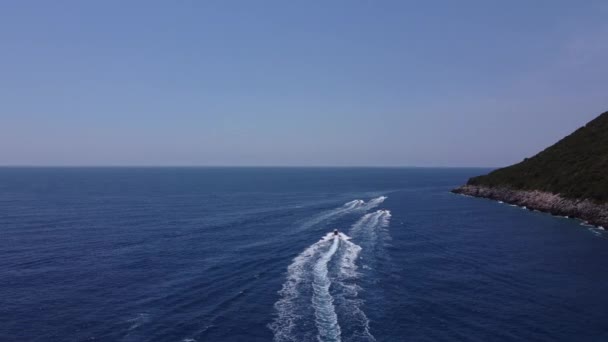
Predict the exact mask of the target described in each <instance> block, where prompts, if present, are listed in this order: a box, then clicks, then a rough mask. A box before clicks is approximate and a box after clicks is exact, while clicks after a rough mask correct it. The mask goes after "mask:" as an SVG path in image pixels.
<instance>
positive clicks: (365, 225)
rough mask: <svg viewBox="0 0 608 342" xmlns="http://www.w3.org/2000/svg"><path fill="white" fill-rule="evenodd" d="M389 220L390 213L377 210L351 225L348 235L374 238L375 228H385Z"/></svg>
mask: <svg viewBox="0 0 608 342" xmlns="http://www.w3.org/2000/svg"><path fill="white" fill-rule="evenodd" d="M390 219H391V212H390V211H388V210H377V211H375V212H373V213H369V214H365V215H363V217H362V218H360V219H359V221H357V222H356V223H355V224H353V225H352V227H351V229H350V231H349V234H350V235H351V236H356V237H359V236H361V235H366V236H368V237H373V238H375V236H376V234H377V232H376V230H377V228H385V227H387V226H388V225H389V221H390Z"/></svg>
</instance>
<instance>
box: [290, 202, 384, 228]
mask: <svg viewBox="0 0 608 342" xmlns="http://www.w3.org/2000/svg"><path fill="white" fill-rule="evenodd" d="M386 198H387V197H386V196H380V197H376V198H372V199H371V200H369V202H365V201H364V200H361V199H356V200H353V201H350V202H346V203H344V205H342V206H341V207H338V208H335V209H332V210H329V211H326V212H324V213H321V214H319V215H317V216H315V217H312V218H311V219H309V220H308V221H306V222H304V223H303V224H301V225H300V227H299V229H298V230H306V229H308V228H310V227H313V226H315V225H318V224H320V223H323V222H327V221H332V220H334V219H337V218H339V217H341V216H344V215H347V214H351V213H355V212H361V211H368V210H371V209H373V208H375V207H377V206H378V205H380V204H381V203H382V202H384V200H386Z"/></svg>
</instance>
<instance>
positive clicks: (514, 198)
mask: <svg viewBox="0 0 608 342" xmlns="http://www.w3.org/2000/svg"><path fill="white" fill-rule="evenodd" d="M452 192H453V193H456V194H463V195H468V196H474V197H482V198H488V199H493V200H497V201H503V202H505V203H509V204H514V205H518V206H522V207H526V208H528V209H530V210H538V211H542V212H546V213H550V214H553V215H558V216H568V217H571V218H578V219H581V220H584V221H587V222H588V223H589V224H592V225H596V226H603V227H608V204H607V203H596V202H593V201H591V200H588V199H571V198H564V197H562V196H560V195H559V194H554V193H550V192H545V191H538V190H516V189H511V188H508V187H487V186H480V185H471V184H467V185H463V186H461V187H458V188H456V189H454V190H452Z"/></svg>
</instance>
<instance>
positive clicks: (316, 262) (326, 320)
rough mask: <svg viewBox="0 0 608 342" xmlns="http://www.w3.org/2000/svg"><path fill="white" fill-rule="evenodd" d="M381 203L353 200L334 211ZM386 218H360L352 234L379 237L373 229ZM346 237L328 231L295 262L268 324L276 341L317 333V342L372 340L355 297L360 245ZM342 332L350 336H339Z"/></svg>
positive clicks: (379, 213)
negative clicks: (274, 315) (273, 318)
mask: <svg viewBox="0 0 608 342" xmlns="http://www.w3.org/2000/svg"><path fill="white" fill-rule="evenodd" d="M385 199H386V197H378V198H375V199H373V200H370V201H369V202H367V203H366V202H363V201H360V200H357V201H351V202H348V203H346V204H345V205H344V206H343V207H341V208H338V209H345V208H350V209H348V210H364V211H365V210H369V209H371V208H375V207H376V206H378V205H379V204H380V203H382V202H383V201H384V200H385ZM368 208H369V209H368ZM326 215H327V213H326ZM330 217H331V216H330ZM389 220H390V212H389V211H387V210H378V211H376V212H374V213H370V214H366V215H364V216H363V217H361V219H359V221H357V222H356V223H355V224H353V226H352V227H351V230H350V233H352V234H355V235H356V236H358V237H359V238H361V241H362V243H368V242H369V241H372V240H373V239H372V237H374V236H376V235H377V233H376V232H375V231H377V230H378V229H380V228H384V227H387V226H388V224H389ZM353 237H354V236H353ZM350 239H351V238H350V237H349V236H347V235H345V234H343V233H339V234H338V235H335V234H334V233H328V234H327V235H325V236H324V237H323V238H322V239H321V240H319V241H318V242H316V243H314V244H312V245H311V246H309V247H308V248H306V249H305V250H304V251H303V252H302V253H300V254H299V255H298V256H296V257H295V258H294V259H293V261H292V263H291V265H289V267H288V268H287V279H286V281H285V283H284V284H283V287H282V289H281V290H280V291H279V295H280V299H279V300H278V301H277V302H276V303H275V305H274V307H275V310H276V312H277V316H276V318H275V320H274V322H273V323H272V324H270V325H269V327H270V329H272V331H273V333H274V341H276V342H283V341H294V342H295V341H304V340H311V339H312V338H313V336H314V335H312V334H313V331H315V330H316V339H317V340H318V341H331V342H337V341H341V340H342V339H344V340H346V341H375V339H374V337H373V335H372V334H371V332H370V326H369V319H368V318H367V316H366V315H365V313H364V312H363V309H362V304H363V302H362V300H360V299H359V298H358V293H359V290H360V287H359V285H358V284H357V278H358V277H359V276H360V274H359V273H358V271H357V268H358V267H357V259H358V257H359V254H360V252H361V250H362V247H361V246H359V245H357V244H355V243H354V242H352V241H349V240H350ZM363 246H364V247H363V248H365V245H363ZM313 316H314V325H313V324H312V322H313ZM340 323H342V324H343V325H344V327H345V328H346V329H342V327H341V326H340ZM315 328H316V329H315ZM345 332H347V333H348V336H343V333H345Z"/></svg>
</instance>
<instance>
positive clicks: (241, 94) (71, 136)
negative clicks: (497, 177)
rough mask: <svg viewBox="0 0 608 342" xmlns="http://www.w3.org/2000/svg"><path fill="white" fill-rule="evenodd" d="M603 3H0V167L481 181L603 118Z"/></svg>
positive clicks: (606, 38)
mask: <svg viewBox="0 0 608 342" xmlns="http://www.w3.org/2000/svg"><path fill="white" fill-rule="evenodd" d="M606 17H608V3H606V2H605V1H595V0H590V1H585V2H577V1H565V0H559V1H537V2H534V3H531V2H528V1H521V0H518V1H510V2H504V3H490V2H486V1H479V0H478V1H462V2H450V1H425V2H422V1H413V2H402V1H382V2H362V1H348V2H346V1H338V2H331V3H326V2H321V1H312V2H305V3H298V2H281V1H268V2H264V6H262V5H260V4H259V3H254V2H247V1H234V2H183V3H157V2H148V1H130V2H128V3H124V2H119V1H115V0H110V1H104V2H78V1H69V2H62V3H51V2H44V1H34V2H16V1H14V2H10V1H6V2H2V3H0V42H1V46H2V51H3V52H2V54H0V74H1V75H2V77H0V166H11V167H63V166H67V167H101V166H107V167H117V166H119V167H155V166H158V167H164V166H167V167H180V166H183V167H480V168H498V167H502V166H507V165H511V164H513V163H516V162H519V161H521V160H523V159H524V158H527V157H531V156H533V155H535V154H536V153H538V152H540V151H542V150H543V149H544V148H546V147H548V146H550V145H552V144H554V143H555V142H557V141H558V140H560V139H562V138H563V137H565V136H566V135H568V134H570V133H572V132H573V131H575V130H576V129H578V128H579V127H581V126H583V125H585V124H586V123H587V122H589V121H590V120H592V119H593V118H595V117H596V116H597V115H599V114H601V113H603V112H605V111H606V110H608V99H607V97H606V95H607V94H608V63H606V61H607V60H608V22H607V21H606V20H605V18H606Z"/></svg>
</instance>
